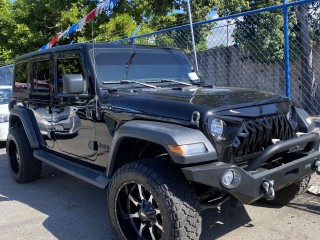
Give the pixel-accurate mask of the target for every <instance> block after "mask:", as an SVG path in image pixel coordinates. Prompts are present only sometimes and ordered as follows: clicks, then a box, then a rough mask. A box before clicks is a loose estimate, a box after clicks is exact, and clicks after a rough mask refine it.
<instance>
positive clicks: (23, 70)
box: [14, 62, 30, 92]
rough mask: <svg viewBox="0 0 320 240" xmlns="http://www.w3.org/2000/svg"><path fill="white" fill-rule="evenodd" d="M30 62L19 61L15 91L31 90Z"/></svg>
mask: <svg viewBox="0 0 320 240" xmlns="http://www.w3.org/2000/svg"><path fill="white" fill-rule="evenodd" d="M29 69H30V67H29V64H28V63H27V62H23V63H18V64H16V66H15V84H14V85H15V86H14V88H15V91H16V92H27V91H28V90H29V85H28V78H29V72H30V71H29Z"/></svg>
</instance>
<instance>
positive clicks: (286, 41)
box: [283, 0, 291, 98]
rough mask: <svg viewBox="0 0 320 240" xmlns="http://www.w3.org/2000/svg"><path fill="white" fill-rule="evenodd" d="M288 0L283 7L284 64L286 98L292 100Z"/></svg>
mask: <svg viewBox="0 0 320 240" xmlns="http://www.w3.org/2000/svg"><path fill="white" fill-rule="evenodd" d="M287 4H288V0H285V1H284V5H283V21H284V26H283V31H284V64H285V79H286V96H287V97H288V98H291V92H290V88H291V86H290V83H291V82H290V45H289V44H290V43H289V12H288V5H287Z"/></svg>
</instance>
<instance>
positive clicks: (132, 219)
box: [116, 182, 163, 240]
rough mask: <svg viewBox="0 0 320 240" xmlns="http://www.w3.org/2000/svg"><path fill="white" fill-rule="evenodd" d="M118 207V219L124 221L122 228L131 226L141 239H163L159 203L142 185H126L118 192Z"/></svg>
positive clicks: (130, 183) (133, 183) (127, 183)
mask: <svg viewBox="0 0 320 240" xmlns="http://www.w3.org/2000/svg"><path fill="white" fill-rule="evenodd" d="M124 199H126V201H125V200H124ZM116 206H117V207H116V208H117V219H118V221H122V222H121V224H120V226H127V225H129V224H131V227H132V229H133V230H134V233H135V234H136V235H138V236H139V237H140V238H141V239H152V240H156V239H161V237H162V235H163V226H162V216H161V213H160V209H159V206H158V203H157V202H156V201H155V199H154V197H153V195H152V193H151V192H150V191H149V190H147V189H146V188H145V187H144V186H143V185H142V184H141V183H136V182H126V183H124V184H123V185H122V187H121V188H120V189H119V190H118V194H117V196H116ZM122 231H123V232H124V231H125V229H123V230H122Z"/></svg>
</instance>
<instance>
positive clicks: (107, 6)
mask: <svg viewBox="0 0 320 240" xmlns="http://www.w3.org/2000/svg"><path fill="white" fill-rule="evenodd" d="M117 2H118V0H106V1H103V2H101V3H100V4H99V5H98V7H96V8H95V9H93V10H92V11H91V12H89V13H88V14H87V15H86V16H85V17H83V18H82V19H81V20H80V21H78V22H77V23H75V24H73V25H72V26H71V27H69V28H68V29H67V30H65V31H63V32H60V33H58V34H57V35H56V36H55V37H53V38H52V39H51V40H50V42H49V43H48V44H46V45H44V46H42V47H41V48H40V49H39V50H44V49H48V48H51V47H52V46H53V45H54V44H55V43H57V42H58V41H59V40H60V39H61V38H62V37H64V36H66V37H68V36H69V35H70V34H72V33H73V32H75V31H81V29H82V28H83V27H84V26H85V25H86V24H87V23H88V22H90V21H93V20H94V18H95V17H96V16H98V15H99V14H101V13H102V12H103V11H105V10H111V8H112V7H114V6H115V5H116V4H117Z"/></svg>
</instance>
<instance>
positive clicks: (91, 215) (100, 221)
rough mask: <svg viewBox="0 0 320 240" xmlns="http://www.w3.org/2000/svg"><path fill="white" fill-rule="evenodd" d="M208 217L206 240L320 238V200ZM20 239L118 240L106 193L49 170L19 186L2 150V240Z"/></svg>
mask: <svg viewBox="0 0 320 240" xmlns="http://www.w3.org/2000/svg"><path fill="white" fill-rule="evenodd" d="M318 179H320V178H319V176H318ZM202 217H203V227H202V229H203V230H202V235H201V240H209V239H210V240H211V239H223V240H227V239H228V240H230V239H231V240H232V239H237V240H239V239H268V240H270V239H317V240H318V239H319V238H320V237H319V236H320V225H319V224H320V197H319V196H314V195H311V194H304V195H302V196H300V197H298V199H295V200H294V201H293V202H291V203H290V204H288V205H287V206H284V207H270V206H267V205H263V204H261V203H257V204H254V205H251V206H241V207H237V208H231V207H230V206H228V204H226V205H224V206H222V207H221V208H217V209H210V210H206V211H204V212H203V213H202ZM16 239H21V240H48V239H62V240H72V239H77V240H82V239H83V240H87V239H94V240H99V239H107V240H108V239H114V237H113V234H112V230H111V227H110V223H109V219H108V216H107V207H106V191H105V190H102V189H99V188H97V187H94V186H92V185H90V184H88V183H85V182H83V181H81V180H78V179H76V178H74V177H71V176H69V175H67V174H65V173H63V172H61V171H59V170H56V169H54V168H52V167H50V166H47V165H44V167H43V172H42V175H41V178H40V179H39V180H37V181H35V182H32V183H27V184H17V183H15V182H14V181H13V180H12V179H11V177H10V175H9V172H8V169H7V159H6V155H5V149H4V145H3V144H2V145H0V240H16Z"/></svg>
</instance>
